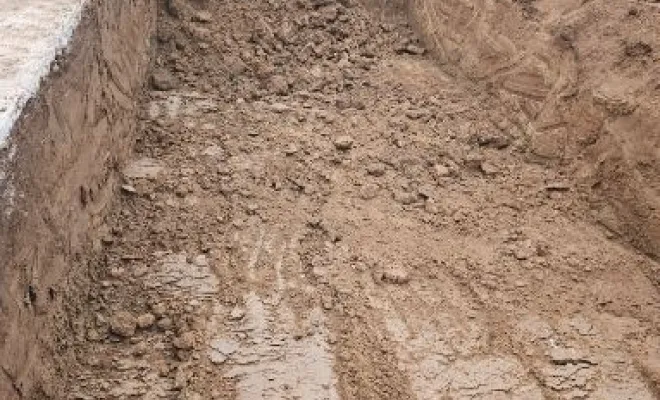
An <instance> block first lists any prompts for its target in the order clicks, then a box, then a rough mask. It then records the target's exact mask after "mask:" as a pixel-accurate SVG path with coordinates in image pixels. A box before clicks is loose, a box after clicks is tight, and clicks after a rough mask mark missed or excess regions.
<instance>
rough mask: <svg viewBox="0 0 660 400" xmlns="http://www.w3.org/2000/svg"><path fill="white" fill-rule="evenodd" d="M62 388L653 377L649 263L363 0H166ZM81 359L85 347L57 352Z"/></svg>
mask: <svg viewBox="0 0 660 400" xmlns="http://www.w3.org/2000/svg"><path fill="white" fill-rule="evenodd" d="M159 18H160V21H159V31H158V37H157V40H158V54H157V56H156V60H155V64H156V65H155V70H154V73H153V75H152V78H151V87H152V90H151V91H150V92H149V93H148V94H147V95H146V96H145V100H144V107H143V112H142V122H141V131H140V134H139V135H138V140H137V143H136V147H135V154H134V159H133V161H132V162H131V163H129V164H128V165H127V166H126V168H125V169H124V170H123V176H124V182H123V185H122V186H121V198H120V199H119V204H118V205H117V206H116V207H115V209H114V210H113V211H112V214H111V216H110V218H108V223H107V226H106V227H105V230H104V234H103V235H102V236H101V237H100V238H99V239H98V240H97V242H96V248H95V251H94V252H93V254H92V255H93V258H94V261H93V262H92V263H91V264H90V274H91V277H92V279H93V281H94V282H95V283H94V285H93V287H92V288H91V290H90V291H89V293H86V299H87V304H84V305H81V306H79V308H77V309H72V310H70V313H71V314H72V315H79V318H78V319H77V320H76V321H75V323H73V324H72V326H68V327H66V330H65V331H63V332H62V335H61V337H62V341H61V344H62V351H63V352H64V353H67V354H70V355H73V356H74V359H75V363H74V365H70V364H69V365H67V366H66V370H67V371H69V374H68V375H67V379H66V383H67V385H68V387H69V390H68V393H69V395H68V398H69V399H78V400H82V399H90V400H91V399H134V398H135V399H137V398H140V399H181V400H183V399H185V400H201V399H241V400H252V399H306V400H307V399H310V400H315V399H318V400H321V399H360V400H367V399H420V400H426V399H428V400H434V399H457V400H458V399H477V400H486V399H488V400H499V399H502V400H503V399H518V400H523V399H524V400H535V399H597V400H624V399H628V400H652V399H656V398H658V395H659V393H660V392H659V391H658V390H659V388H658V384H659V382H660V335H659V334H658V327H659V325H658V324H659V322H660V295H659V293H658V289H657V279H656V278H654V277H657V276H658V275H657V274H658V265H657V264H656V263H655V262H654V261H652V260H651V259H649V258H647V257H645V256H643V255H641V254H639V253H637V252H636V251H634V250H632V249H630V248H629V247H626V246H624V245H621V244H619V243H617V242H616V241H613V240H612V239H613V235H612V232H611V231H610V230H607V229H605V228H603V227H602V226H599V225H596V224H593V223H592V222H591V221H590V220H589V219H588V218H587V217H585V216H586V215H589V213H590V205H589V202H588V201H586V200H585V198H584V196H583V194H582V192H581V191H580V190H578V188H576V184H575V180H574V179H573V177H572V176H571V175H569V174H567V173H566V172H565V170H563V169H562V168H558V167H556V166H555V165H553V164H551V163H538V162H532V161H533V160H530V157H529V140H528V139H529V137H528V135H527V134H528V130H527V127H528V122H529V116H528V114H526V112H525V110H522V109H520V110H518V111H512V109H511V107H509V104H505V103H504V102H503V101H502V98H501V96H499V95H498V94H497V93H496V92H494V91H487V90H484V89H483V86H482V85H480V84H475V83H474V82H473V81H472V80H470V79H467V78H466V77H462V76H460V75H450V74H447V73H446V72H445V71H446V70H445V69H443V68H441V67H440V66H439V64H438V63H437V61H436V60H437V59H436V58H435V57H434V56H432V55H431V54H430V53H429V51H427V49H426V48H425V47H424V44H423V43H422V41H420V40H419V38H418V37H417V36H416V34H415V33H414V32H413V30H412V29H411V27H410V25H409V24H408V22H407V20H406V19H405V14H403V13H402V14H396V13H389V15H387V16H386V15H385V14H383V13H382V12H381V10H378V9H373V8H365V7H364V6H362V5H360V4H358V3H357V2H355V1H353V0H337V1H335V0H297V1H290V0H254V1H251V2H234V1H203V0H196V1H192V0H191V1H189V2H186V1H184V0H170V1H168V2H167V4H166V5H164V6H163V7H162V9H161V11H160V16H159ZM67 359H71V358H67Z"/></svg>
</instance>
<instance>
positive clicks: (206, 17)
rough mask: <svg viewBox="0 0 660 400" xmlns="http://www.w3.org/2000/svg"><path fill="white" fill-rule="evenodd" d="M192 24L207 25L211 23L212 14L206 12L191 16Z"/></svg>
mask: <svg viewBox="0 0 660 400" xmlns="http://www.w3.org/2000/svg"><path fill="white" fill-rule="evenodd" d="M192 20H193V21H194V22H201V23H204V24H207V23H209V22H211V21H213V14H211V13H210V12H208V11H198V12H196V13H195V14H194V15H193V16H192Z"/></svg>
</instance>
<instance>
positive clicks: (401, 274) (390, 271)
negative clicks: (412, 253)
mask: <svg viewBox="0 0 660 400" xmlns="http://www.w3.org/2000/svg"><path fill="white" fill-rule="evenodd" d="M382 281H383V282H386V283H391V284H394V285H405V284H406V283H408V282H410V273H408V271H407V270H406V269H405V268H404V267H403V266H401V265H391V266H389V267H387V268H385V270H384V271H383V275H382Z"/></svg>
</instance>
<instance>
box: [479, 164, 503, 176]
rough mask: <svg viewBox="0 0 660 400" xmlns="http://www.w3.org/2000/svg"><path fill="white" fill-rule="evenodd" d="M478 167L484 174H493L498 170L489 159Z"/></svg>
mask: <svg viewBox="0 0 660 400" xmlns="http://www.w3.org/2000/svg"><path fill="white" fill-rule="evenodd" d="M479 168H480V169H481V172H483V174H484V175H486V176H493V175H496V174H497V173H498V172H500V170H499V168H497V166H496V165H495V164H493V163H492V162H490V161H484V162H482V163H481V165H480V166H479Z"/></svg>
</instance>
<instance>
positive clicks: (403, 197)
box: [394, 191, 419, 205]
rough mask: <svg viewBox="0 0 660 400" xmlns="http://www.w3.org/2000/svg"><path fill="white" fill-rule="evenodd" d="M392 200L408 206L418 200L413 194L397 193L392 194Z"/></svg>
mask: <svg viewBox="0 0 660 400" xmlns="http://www.w3.org/2000/svg"><path fill="white" fill-rule="evenodd" d="M394 200H395V201H396V202H398V203H401V204H403V205H410V204H414V203H416V202H417V201H418V200H419V198H418V197H417V195H416V194H415V193H412V192H404V191H398V192H395V193H394Z"/></svg>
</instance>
